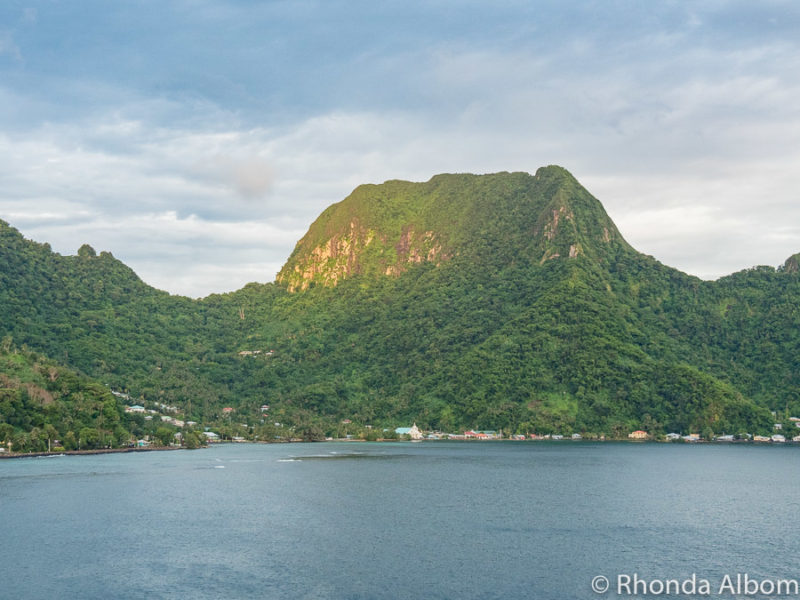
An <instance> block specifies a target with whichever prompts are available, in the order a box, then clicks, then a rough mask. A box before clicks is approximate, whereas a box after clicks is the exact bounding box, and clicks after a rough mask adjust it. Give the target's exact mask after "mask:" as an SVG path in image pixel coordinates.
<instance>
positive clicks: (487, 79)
mask: <svg viewBox="0 0 800 600" xmlns="http://www.w3.org/2000/svg"><path fill="white" fill-rule="evenodd" d="M476 6H478V5H475V6H473V7H472V9H471V10H477V9H476V8H475V7H476ZM729 6H730V5H729V4H728V3H719V4H716V5H714V6H713V7H711V8H708V7H706V8H705V9H703V10H701V9H700V8H695V9H694V10H693V11H689V10H688V9H682V8H674V7H673V8H671V9H669V10H667V9H665V8H663V7H662V13H663V12H664V11H666V12H667V13H669V14H668V16H670V15H671V16H675V15H674V14H673V13H677V17H676V18H675V19H672V20H671V21H670V22H671V23H673V25H672V26H663V25H662V26H660V25H658V23H657V22H656V21H657V20H656V21H652V22H651V25H650V26H648V25H647V24H646V23H644V22H643V23H638V22H635V20H636V17H635V16H634V17H630V16H628V15H620V16H622V17H624V18H625V21H624V22H625V23H626V24H627V25H630V26H631V31H627V30H626V31H622V30H620V29H618V28H615V23H616V21H615V19H614V18H613V17H614V15H613V14H610V13H609V14H605V13H606V12H608V11H600V12H602V13H604V14H603V15H600V16H603V17H604V18H603V19H601V21H602V22H601V26H598V27H597V28H595V27H594V25H587V24H586V23H584V24H583V25H581V24H580V23H578V25H576V26H571V25H567V24H566V23H561V24H560V25H559V20H558V18H559V14H555V15H554V11H553V10H552V9H543V10H542V11H536V12H537V13H538V12H540V13H542V14H541V22H540V21H539V20H538V18H539V15H538V14H536V15H534V16H535V17H536V18H535V19H534V20H532V21H530V22H527V23H525V22H521V23H519V25H518V26H517V24H516V23H502V25H503V27H505V28H507V29H503V28H502V27H501V28H500V29H499V30H498V31H506V30H507V31H508V32H509V37H508V38H505V37H503V38H502V39H500V37H498V39H496V40H493V39H491V38H490V37H487V36H485V35H484V36H483V37H481V38H480V41H478V42H476V40H475V39H473V38H472V37H470V35H468V34H464V35H461V36H459V35H452V36H449V35H448V36H442V35H430V36H429V37H427V38H426V37H425V34H419V35H418V36H415V37H413V38H412V39H411V41H413V42H414V43H413V44H412V43H404V42H406V41H409V40H407V39H405V38H403V36H402V35H401V34H400V33H399V32H397V31H394V33H392V31H389V32H387V34H392V35H387V39H391V43H388V44H387V45H386V46H384V45H383V44H378V43H375V44H374V45H373V46H371V47H366V48H363V49H362V48H360V47H358V45H357V44H356V45H355V46H356V49H355V50H353V49H349V50H347V51H344V52H343V53H342V54H341V56H346V57H347V58H353V57H354V56H355V57H356V58H355V60H356V63H355V67H353V66H352V65H350V68H345V67H346V65H344V64H337V63H336V62H335V61H336V58H335V56H334V55H331V56H330V57H323V58H324V59H325V60H324V61H323V62H324V65H326V66H330V67H331V68H333V69H334V70H335V72H336V73H340V72H341V73H342V74H344V73H347V75H343V77H344V79H345V80H344V82H343V83H338V84H337V81H338V80H337V78H336V77H331V81H326V82H321V81H316V80H314V81H305V80H303V79H304V78H303V77H302V73H301V76H297V74H296V73H293V72H292V68H293V65H292V64H291V63H290V62H289V59H288V58H286V59H285V61H286V62H285V64H284V63H283V62H281V64H280V65H279V67H281V68H278V69H277V70H276V71H269V72H275V73H283V74H284V75H285V76H286V77H290V76H291V78H290V80H288V81H291V82H292V84H291V85H293V86H294V87H291V85H289V84H288V83H287V84H286V85H287V87H286V89H284V85H283V84H284V83H285V82H284V81H283V80H280V81H279V82H277V83H276V84H275V88H276V89H279V90H280V92H275V96H274V97H270V98H265V99H264V102H263V104H260V103H259V101H258V100H260V99H256V100H253V105H254V106H256V107H257V108H256V109H252V110H253V112H248V111H247V110H243V109H241V107H239V106H236V105H234V104H231V105H226V104H224V102H223V100H224V98H225V97H226V96H225V94H221V95H220V96H219V97H216V96H214V98H216V102H217V103H215V101H212V100H211V99H210V96H209V97H205V96H202V95H201V94H199V93H198V92H197V89H199V88H196V87H193V86H189V87H188V88H187V89H188V90H189V91H186V90H182V89H181V88H180V86H179V85H178V84H173V82H172V79H171V77H170V74H174V75H175V77H176V78H177V79H178V80H180V79H181V77H183V76H184V75H182V73H183V71H182V70H181V69H182V67H181V68H178V67H176V66H174V65H173V66H172V67H169V65H168V64H167V63H164V65H160V63H159V65H160V66H163V68H159V69H156V70H155V71H156V72H157V73H158V76H159V77H162V79H163V81H162V80H159V82H158V85H163V86H165V87H167V88H169V89H170V90H171V89H172V88H171V87H170V86H172V85H178V92H176V93H171V92H163V93H161V92H159V93H154V92H153V89H158V90H160V88H158V85H156V84H153V83H152V82H151V81H150V80H147V81H145V82H144V83H143V82H141V81H139V82H131V85H130V88H128V87H124V88H123V87H120V85H119V84H118V83H117V84H114V83H113V81H114V79H113V77H110V76H108V77H107V78H104V77H102V76H101V75H102V74H101V75H97V77H96V78H95V79H92V78H87V79H81V78H75V80H74V81H71V80H70V81H67V80H66V78H65V81H63V82H59V84H61V83H63V84H64V85H66V86H67V89H66V91H67V92H68V93H67V94H66V95H64V96H61V95H59V98H67V97H68V98H73V100H74V98H86V99H87V101H86V106H85V107H84V105H83V104H79V103H75V105H74V107H73V109H72V110H73V112H74V114H72V113H69V110H68V107H67V108H65V109H64V110H65V113H64V114H62V113H59V112H58V111H57V110H56V109H55V108H54V104H55V103H54V102H53V100H52V94H48V93H47V92H44V93H42V94H40V95H38V96H37V94H36V93H34V92H33V91H31V89H32V87H33V86H31V89H22V88H20V89H12V88H10V87H9V85H8V84H7V83H6V84H0V100H2V103H3V104H4V106H8V107H9V114H10V115H11V116H10V117H6V119H7V123H6V124H5V126H4V127H3V129H0V154H1V155H2V156H3V157H4V160H3V162H2V163H0V189H2V195H0V217H2V218H5V219H6V220H8V221H10V222H11V224H12V225H15V226H17V227H19V228H20V229H22V230H23V232H25V233H26V234H27V235H29V236H31V237H35V238H36V239H37V240H39V241H48V242H50V243H52V244H53V246H54V247H55V248H56V249H57V250H59V251H62V252H70V253H71V252H74V251H75V250H76V249H77V247H78V246H79V245H80V244H81V243H83V242H89V243H91V244H92V245H93V246H95V247H96V249H98V250H110V251H112V252H113V253H114V254H115V255H116V256H118V257H119V258H121V259H123V260H124V261H125V262H126V263H128V264H129V265H130V266H132V267H133V268H134V269H135V270H137V272H139V273H140V274H141V275H142V277H143V278H144V279H145V280H146V281H148V282H150V283H153V284H155V285H157V286H163V287H166V288H167V289H169V290H170V291H176V292H181V293H186V294H189V295H205V294H206V293H208V292H211V291H226V290H232V289H234V288H236V287H238V286H239V285H241V283H242V282H245V281H250V280H252V279H256V280H260V281H270V280H272V279H273V277H274V275H275V272H276V271H277V270H278V268H279V267H280V265H281V264H282V263H283V261H284V260H285V259H286V257H288V255H289V253H290V252H291V250H292V247H293V246H294V243H295V242H296V241H297V239H299V237H300V236H301V235H302V234H303V233H304V231H305V230H306V228H307V227H308V225H309V224H310V223H311V222H312V221H313V219H314V218H316V216H317V215H318V214H319V212H320V211H322V210H323V209H324V208H325V207H327V206H328V205H330V204H331V203H333V202H337V201H339V200H341V199H342V198H344V197H345V196H346V195H347V194H348V193H349V192H350V191H351V190H352V189H353V188H355V187H356V186H357V185H359V184H361V183H380V182H382V181H384V180H386V179H395V178H400V179H411V180H417V181H424V180H427V179H429V178H430V177H431V176H432V175H434V174H436V173H439V172H476V173H486V172H495V171H501V170H507V171H515V170H524V171H529V172H533V171H535V169H536V168H538V167H539V166H542V165H545V164H553V163H555V164H561V165H563V166H564V167H566V168H568V169H569V170H571V171H572V172H573V173H574V174H575V175H576V176H577V177H578V179H579V180H580V181H581V182H582V183H583V184H584V185H585V186H586V187H587V189H589V191H590V192H592V193H594V194H595V195H596V196H597V197H598V198H600V200H601V201H602V202H603V203H604V205H605V206H606V208H607V210H608V211H609V213H610V214H611V216H612V218H613V219H614V220H615V221H616V222H617V224H618V225H619V227H620V229H621V230H622V233H623V235H625V237H626V238H627V239H628V240H629V241H630V242H631V243H632V244H633V245H634V247H636V248H638V249H640V250H642V251H644V252H647V253H649V254H653V255H654V256H656V257H657V258H658V259H659V260H661V261H662V262H664V263H666V264H669V265H672V266H675V267H678V268H681V269H683V270H686V271H688V272H690V273H693V274H697V275H701V276H704V277H716V276H718V275H721V274H724V273H729V272H732V271H735V270H738V269H741V268H745V267H748V266H751V265H752V264H756V263H766V264H778V263H779V262H781V261H782V260H783V259H785V258H786V257H787V256H788V255H789V254H792V253H794V252H797V251H800V231H799V230H798V227H797V226H795V225H794V224H795V223H800V202H798V200H800V198H798V196H797V192H796V190H798V189H800V172H798V169H797V165H798V164H800V147H798V145H797V140H798V139H800V108H799V106H800V105H798V103H797V101H796V98H798V97H800V80H798V78H797V77H796V72H797V59H796V57H797V55H798V53H797V42H796V41H795V40H792V39H790V38H788V37H787V36H785V35H783V36H780V35H777V36H776V35H771V34H770V32H761V30H760V29H758V30H757V31H756V30H755V29H754V30H753V31H751V32H749V37H747V36H739V35H738V33H739V32H738V31H736V30H734V31H733V32H732V33H731V32H730V31H723V28H721V26H720V25H719V24H718V23H719V19H718V17H717V14H718V13H720V11H722V12H724V11H725V10H728V7H729ZM733 8H736V7H735V6H734V7H733ZM203 10H204V11H211V12H210V13H209V14H216V13H215V11H219V10H221V11H222V13H221V16H222V17H224V18H225V19H227V20H228V21H230V22H236V21H237V19H240V18H241V14H242V13H241V12H240V11H238V10H232V9H230V7H227V8H226V6H223V5H220V4H219V3H216V2H204V3H203ZM287 10H288V8H287ZM504 10H505V11H506V13H509V12H515V11H514V10H510V9H509V7H508V6H505V7H504ZM592 11H594V9H592ZM592 11H590V12H592ZM278 12H280V11H278ZM555 12H558V11H555ZM579 12H580V11H579ZM610 12H613V11H610ZM634 12H635V11H634ZM270 14H271V15H272V16H270V19H273V18H278V16H276V15H277V13H276V14H275V15H273V14H272V13H270ZM659 14H661V13H659ZM585 16H586V15H584V17H585ZM662 16H663V15H662ZM29 21H30V22H31V23H32V22H33V21H35V19H29ZM570 23H571V22H570ZM587 23H588V22H587ZM592 23H594V21H592ZM553 24H556V25H559V26H562V27H563V28H564V31H560V30H558V31H556V30H552V31H551V28H552V26H553ZM390 25H391V24H388V23H387V27H388V28H389V29H391V27H390ZM627 25H626V26H627ZM745 25H746V24H745ZM494 26H495V27H496V26H497V23H494ZM740 26H744V25H740ZM37 27H38V23H37ZM294 27H295V29H293V31H295V32H297V31H301V30H302V27H300V26H299V25H297V24H295V26H294ZM297 27H300V29H297ZM434 29H435V28H434ZM393 36H394V37H393ZM20 39H22V38H20ZM291 41H292V40H291V38H290V37H286V36H283V37H281V44H284V47H285V48H289V49H291V48H292V46H291V43H290V42H291ZM512 42H513V43H512ZM176 43H177V42H176ZM287 44H288V45H287ZM259 48H261V47H259ZM387 48H388V50H387ZM24 49H25V50H26V52H28V51H32V50H33V49H34V48H33V46H24ZM294 49H295V51H297V48H294ZM145 51H146V49H144V50H142V52H143V53H144V52H145ZM0 55H5V56H10V57H12V58H14V60H16V57H19V58H21V53H20V50H19V48H18V47H17V46H16V44H15V42H14V39H13V38H12V37H11V36H10V34H9V35H6V37H0ZM245 55H246V56H247V57H248V58H250V54H249V53H247V52H245ZM143 56H145V60H151V61H155V60H158V59H156V58H154V57H153V56H150V57H149V58H148V57H147V55H146V53H145V54H143ZM181 56H183V55H182V54H181ZM232 56H237V57H239V56H241V55H240V54H239V53H238V52H234V53H233V54H232ZM337 56H338V55H337ZM252 60H253V62H252V63H250V62H243V63H240V64H237V65H236V68H237V70H236V73H238V74H239V75H238V76H239V77H240V79H235V78H234V77H233V76H231V77H232V79H231V80H228V79H226V78H225V75H226V73H209V81H226V82H228V81H230V82H231V84H232V88H235V89H234V90H233V92H231V93H234V92H235V93H238V92H237V90H243V91H242V94H243V96H246V97H248V98H251V97H252V96H253V95H254V92H253V90H264V89H266V88H268V87H269V86H266V85H265V84H264V83H263V81H262V78H263V77H264V76H263V75H261V71H260V67H261V62H262V61H263V62H264V66H265V67H269V66H274V65H273V63H274V62H275V61H277V60H278V59H276V58H275V57H272V56H262V55H261V54H258V56H253V57H252ZM280 60H281V61H283V60H284V59H283V58H281V59H280ZM6 62H7V63H8V62H13V61H8V60H6ZM279 62H280V61H279ZM267 63H269V64H267ZM214 64H215V63H213V62H209V63H208V66H209V68H212V69H213V67H214ZM298 64H302V65H306V66H309V63H308V59H307V57H305V58H303V62H302V63H298ZM256 66H258V67H259V68H255V67H256ZM310 66H311V67H314V69H312V72H313V73H318V74H319V73H322V72H323V71H324V69H321V68H320V67H319V65H317V64H316V63H315V64H313V65H310ZM137 72H138V71H137ZM93 73H95V72H93ZM242 73H250V75H249V77H250V78H249V79H248V78H247V77H245V76H244V75H241V74H242ZM164 81H166V83H164ZM332 82H333V83H332ZM50 83H51V85H52V82H50ZM126 83H127V82H126ZM137 84H138V86H139V87H137ZM279 84H280V85H279ZM337 85H339V86H340V87H336V86H337ZM237 86H238V87H237ZM251 87H252V88H253V89H252V90H251V89H250V88H251ZM43 89H45V90H47V91H52V89H53V88H52V87H46V86H45V87H43ZM223 91H224V90H223ZM235 93H234V95H235ZM312 95H313V96H314V97H315V98H328V97H330V98H331V100H329V101H327V103H326V102H325V101H319V102H316V101H314V102H312V101H311V99H310V96H312ZM98 98H99V99H100V100H97V99H98ZM220 98H223V100H220ZM287 98H288V99H289V100H286V99H287ZM281 99H282V100H281ZM295 101H297V102H299V103H300V104H303V103H304V102H305V106H314V107H316V108H315V109H314V111H315V112H313V113H311V112H308V111H306V112H303V111H302V110H299V111H298V112H296V113H295V112H292V111H291V110H290V109H289V108H287V106H283V105H281V104H280V103H281V102H291V103H293V102H295ZM65 102H66V101H65ZM249 106H250V105H248V107H249ZM273 108H275V109H277V111H278V112H280V111H281V110H283V111H284V112H283V113H282V114H283V116H282V117H275V118H271V114H270V111H271V110H272V109H273ZM248 110H250V109H249V108H248ZM287 114H288V115H289V116H288V117H287V116H286V115H287ZM26 115H27V117H26ZM41 115H47V116H48V118H43V117H40V116H41ZM51 115H56V116H55V117H52V118H50V117H49V116H51ZM76 115H77V116H76ZM23 117H25V118H23ZM56 117H57V118H56ZM22 121H24V125H17V124H16V123H17V122H22ZM259 273H261V275H259ZM226 281H227V283H226Z"/></svg>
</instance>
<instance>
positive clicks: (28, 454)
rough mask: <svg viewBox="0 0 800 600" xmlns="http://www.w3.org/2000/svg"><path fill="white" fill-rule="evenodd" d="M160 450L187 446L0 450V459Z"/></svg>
mask: <svg viewBox="0 0 800 600" xmlns="http://www.w3.org/2000/svg"><path fill="white" fill-rule="evenodd" d="M162 450H187V448H169V447H159V448H96V449H93V450H64V451H62V452H11V453H9V452H0V459H3V458H36V457H43V456H74V455H84V454H120V453H125V452H159V451H162Z"/></svg>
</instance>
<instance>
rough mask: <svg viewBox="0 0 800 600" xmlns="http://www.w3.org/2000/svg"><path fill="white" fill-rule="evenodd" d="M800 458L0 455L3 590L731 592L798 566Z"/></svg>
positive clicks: (231, 450) (697, 453)
mask: <svg viewBox="0 0 800 600" xmlns="http://www.w3.org/2000/svg"><path fill="white" fill-rule="evenodd" d="M798 473H800V447H796V446H752V445H682V444H679V445H673V444H624V443H620V444H614V443H605V444H593V443H583V442H581V443H573V442H568V441H564V442H554V443H529V442H521V443H520V442H516V443H514V442H498V443H495V442H484V443H481V442H477V443H464V442H461V443H459V442H433V443H428V442H424V443H419V444H413V443H380V444H366V443H319V444H281V445H223V446H215V447H213V448H209V449H204V450H197V451H182V452H149V453H139V454H123V455H118V454H116V455H114V454H112V455H96V456H76V457H72V456H64V457H55V458H38V459H37V458H30V459H20V460H0V597H2V598H17V599H27V598H31V599H44V598H59V599H70V598H76V599H93V598H103V599H108V598H190V599H194V598H198V599H204V598H215V599H216V598H264V599H273V598H276V599H282V598H287V599H288V598H292V599H297V598H326V599H327V598H330V599H383V598H386V599H394V598H400V599H402V598H442V599H450V598H453V599H456V598H457V599H470V598H475V599H479V598H480V599H484V598H508V597H524V598H541V599H551V598H552V599H559V600H561V599H569V598H594V597H609V598H616V597H626V596H628V594H626V590H624V589H623V590H622V591H621V592H620V590H619V589H618V588H617V584H618V582H619V581H620V579H619V578H620V577H621V576H629V577H632V576H633V575H634V574H636V576H637V577H639V578H640V579H641V580H645V581H649V582H650V583H649V584H645V585H655V586H656V587H655V588H648V589H649V590H653V589H655V590H656V591H657V590H658V585H657V583H656V584H653V583H652V582H653V581H656V582H657V581H662V580H675V581H680V582H682V581H685V580H686V579H688V578H691V577H692V576H694V577H695V578H696V579H705V580H708V581H709V583H710V585H711V593H710V594H709V596H710V597H727V598H733V597H737V596H736V595H734V594H731V593H729V591H730V589H729V588H726V589H724V590H722V591H720V590H719V586H720V584H721V583H722V582H724V578H725V576H729V577H732V578H735V577H736V576H737V575H739V576H741V575H743V574H746V575H747V576H748V577H750V578H751V579H757V580H778V579H784V580H785V579H791V578H793V579H800V560H798V558H797V557H798V556H799V555H800V552H799V551H800V535H798V533H797V523H796V521H797V519H798V516H800V478H798ZM598 576H603V577H606V578H608V581H609V590H608V591H607V592H606V593H605V594H602V595H601V596H598V594H596V593H595V592H594V591H593V589H592V582H593V580H594V579H595V578H596V577H598ZM661 596H662V597H663V596H671V597H692V596H691V594H688V595H683V596H677V595H674V594H671V593H670V594H666V593H662V594H661ZM741 597H745V596H741ZM747 597H752V596H747ZM759 597H763V596H759Z"/></svg>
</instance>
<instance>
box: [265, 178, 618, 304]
mask: <svg viewBox="0 0 800 600" xmlns="http://www.w3.org/2000/svg"><path fill="white" fill-rule="evenodd" d="M499 245H504V246H506V248H507V250H508V251H510V252H505V251H501V252H499V253H498V249H499ZM630 251H631V248H630V246H628V244H627V243H626V242H625V240H623V239H622V236H621V235H620V233H619V231H618V230H617V228H616V226H615V225H614V223H612V221H611V219H610V218H609V217H608V215H607V214H606V212H605V210H603V207H602V206H601V205H600V203H599V202H598V201H597V200H596V199H595V198H593V197H592V196H591V195H590V194H589V193H588V192H587V191H586V190H585V189H584V188H583V187H582V186H581V185H580V184H579V183H578V182H577V181H576V180H575V179H574V178H573V177H572V175H570V174H569V173H568V172H567V171H566V170H564V169H562V168H560V167H555V166H550V167H544V168H541V169H539V170H538V171H537V172H536V175H533V176H531V175H529V174H527V173H498V174H493V175H482V176H478V175H464V174H462V175H437V176H435V177H433V178H432V179H431V180H430V181H428V182H426V183H411V182H407V181H388V182H386V183H384V184H383V185H363V186H360V187H358V188H357V189H356V190H355V191H354V192H353V193H352V194H351V195H350V196H348V197H347V198H345V199H344V200H343V201H342V202H339V203H338V204H334V205H333V206H331V207H330V208H328V209H327V210H325V211H324V212H323V213H322V214H321V215H320V217H319V218H318V219H317V220H316V221H315V222H314V224H313V225H312V226H311V228H310V229H309V230H308V233H306V235H305V236H303V238H302V239H301V240H300V241H299V242H298V244H297V246H296V248H295V250H294V252H293V253H292V255H291V256H290V257H289V260H288V261H287V263H286V264H285V265H284V267H283V269H281V271H280V273H279V274H278V277H277V280H278V282H280V283H282V284H284V285H286V286H287V287H288V288H289V289H290V290H292V291H296V290H304V289H307V288H308V287H309V286H311V285H315V284H322V285H336V283H338V282H339V281H340V280H342V279H344V278H347V277H351V276H353V275H365V276H374V275H380V274H384V275H395V276H396V275H399V274H401V273H403V272H405V271H407V270H408V268H409V267H410V266H412V265H416V264H420V263H432V264H434V265H441V264H442V263H443V262H445V261H449V260H451V259H452V258H454V257H457V256H461V257H465V258H468V259H469V260H472V261H478V262H487V263H489V264H492V263H493V259H498V258H499V259H503V258H508V259H509V260H524V261H526V262H531V263H536V262H538V263H539V264H541V263H544V262H545V261H548V260H553V259H558V258H562V257H563V258H575V257H577V256H579V255H586V256H588V257H590V258H592V259H593V260H596V261H601V262H609V261H612V260H613V259H614V257H615V256H616V255H617V254H619V253H620V252H630ZM495 266H496V265H495Z"/></svg>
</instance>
